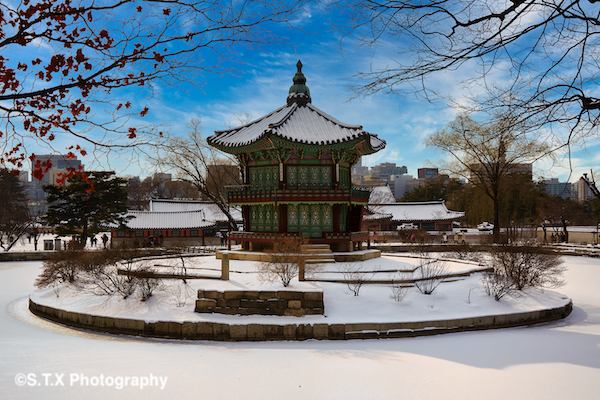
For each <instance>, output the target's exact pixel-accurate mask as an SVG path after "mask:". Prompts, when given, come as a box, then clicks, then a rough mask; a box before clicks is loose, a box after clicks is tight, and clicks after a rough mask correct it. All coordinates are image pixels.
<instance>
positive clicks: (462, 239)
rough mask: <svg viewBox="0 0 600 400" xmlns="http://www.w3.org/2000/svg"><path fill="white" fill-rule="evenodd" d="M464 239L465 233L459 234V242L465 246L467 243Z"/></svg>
mask: <svg viewBox="0 0 600 400" xmlns="http://www.w3.org/2000/svg"><path fill="white" fill-rule="evenodd" d="M466 238H467V235H465V233H464V232H462V233H461V234H460V239H461V242H462V244H465V243H467V241H466Z"/></svg>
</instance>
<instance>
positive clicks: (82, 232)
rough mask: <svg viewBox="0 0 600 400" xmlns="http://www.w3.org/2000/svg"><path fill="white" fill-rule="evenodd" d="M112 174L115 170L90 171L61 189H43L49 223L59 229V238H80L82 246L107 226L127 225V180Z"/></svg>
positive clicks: (50, 186)
mask: <svg viewBox="0 0 600 400" xmlns="http://www.w3.org/2000/svg"><path fill="white" fill-rule="evenodd" d="M113 175H114V172H112V171H110V172H87V173H85V174H83V175H73V176H72V177H71V178H69V179H67V182H66V184H65V185H62V186H53V185H49V186H44V191H46V192H47V193H48V197H47V201H48V204H49V207H48V212H47V214H46V218H45V219H46V222H47V223H48V224H49V225H52V226H56V232H57V234H58V235H59V236H67V235H73V236H78V237H79V240H78V242H79V244H80V245H81V246H82V247H83V246H85V243H86V241H87V238H88V237H90V236H93V235H95V234H97V233H99V232H101V231H103V230H106V229H107V227H108V226H114V225H116V226H120V227H122V226H124V224H125V222H126V221H127V217H125V213H126V212H127V193H126V192H125V189H124V186H125V184H126V182H127V181H126V180H125V179H123V178H118V177H115V176H113Z"/></svg>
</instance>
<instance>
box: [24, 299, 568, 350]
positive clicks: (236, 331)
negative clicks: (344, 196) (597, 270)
mask: <svg viewBox="0 0 600 400" xmlns="http://www.w3.org/2000/svg"><path fill="white" fill-rule="evenodd" d="M29 310H30V311H31V312H32V313H33V314H35V315H37V316H39V317H42V318H46V319H49V320H51V321H55V322H59V323H62V324H65V325H68V326H72V327H75V328H82V329H87V330H92V331H98V332H108V333H115V334H123V335H134V336H146V337H155V338H170V339H186V340H218V341H264V340H307V339H317V340H344V339H380V338H401V337H415V336H428V335H436V334H441V333H452V332H464V331H476V330H485V329H496V328H510V327H516V326H523V325H531V324H537V323H540V322H550V321H556V320H559V319H563V318H566V317H567V316H568V315H569V314H570V313H571V311H573V302H572V301H571V300H569V303H568V304H566V305H564V306H562V307H557V308H553V309H546V310H537V311H528V312H522V313H516V314H504V315H492V316H487V317H474V318H460V319H451V320H445V321H423V322H398V323H381V324H378V323H365V324H312V325H311V324H287V325H268V324H247V325H235V324H231V325H230V324H222V323H216V322H173V321H158V322H146V321H142V320H134V319H124V318H112V317H104V316H95V315H89V314H83V313H76V312H71V311H65V310H61V309H57V308H53V307H48V306H44V305H40V304H37V303H35V302H34V301H33V300H31V299H29Z"/></svg>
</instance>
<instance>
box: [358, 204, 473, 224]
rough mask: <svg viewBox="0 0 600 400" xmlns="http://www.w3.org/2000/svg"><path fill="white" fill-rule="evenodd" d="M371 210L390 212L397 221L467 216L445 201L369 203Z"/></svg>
mask: <svg viewBox="0 0 600 400" xmlns="http://www.w3.org/2000/svg"><path fill="white" fill-rule="evenodd" d="M369 210H370V211H371V212H373V213H375V214H390V215H391V216H392V221H395V222H411V221H444V220H454V219H459V218H462V217H464V216H465V213H464V212H462V211H450V210H448V209H447V208H446V204H445V203H444V202H443V201H427V202H404V203H388V204H369Z"/></svg>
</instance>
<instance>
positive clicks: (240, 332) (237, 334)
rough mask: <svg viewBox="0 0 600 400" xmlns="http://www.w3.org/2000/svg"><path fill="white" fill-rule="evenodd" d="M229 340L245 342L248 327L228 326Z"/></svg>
mask: <svg viewBox="0 0 600 400" xmlns="http://www.w3.org/2000/svg"><path fill="white" fill-rule="evenodd" d="M229 339H230V340H247V339H248V326H247V325H230V326H229Z"/></svg>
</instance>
